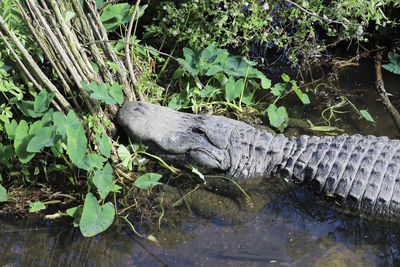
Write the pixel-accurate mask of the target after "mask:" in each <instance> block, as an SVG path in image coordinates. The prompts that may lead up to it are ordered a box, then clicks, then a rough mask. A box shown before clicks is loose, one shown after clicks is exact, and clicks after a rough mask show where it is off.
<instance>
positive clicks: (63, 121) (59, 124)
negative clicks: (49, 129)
mask: <svg viewBox="0 0 400 267" xmlns="http://www.w3.org/2000/svg"><path fill="white" fill-rule="evenodd" d="M71 114H72V113H71ZM53 122H54V129H55V131H56V132H57V133H58V134H59V135H61V138H62V140H63V142H64V143H66V142H67V125H68V123H67V118H66V117H65V116H64V114H62V113H61V112H58V111H57V112H54V114H53ZM72 128H74V129H75V127H74V126H72ZM76 128H77V127H76Z"/></svg>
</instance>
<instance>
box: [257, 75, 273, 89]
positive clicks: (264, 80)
mask: <svg viewBox="0 0 400 267" xmlns="http://www.w3.org/2000/svg"><path fill="white" fill-rule="evenodd" d="M260 78H261V86H262V88H264V89H268V88H271V80H270V79H268V78H267V77H265V75H263V76H261V77H260Z"/></svg>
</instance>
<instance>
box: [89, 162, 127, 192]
mask: <svg viewBox="0 0 400 267" xmlns="http://www.w3.org/2000/svg"><path fill="white" fill-rule="evenodd" d="M112 172H113V170H112V167H111V165H110V164H108V163H107V164H106V165H105V166H104V168H103V169H102V170H97V171H95V172H94V175H93V177H92V179H93V183H94V185H95V186H96V187H97V189H98V191H99V195H100V197H101V198H103V199H104V198H106V197H107V195H108V193H110V192H117V193H118V192H119V189H121V187H120V186H118V185H116V184H114V183H113V176H112Z"/></svg>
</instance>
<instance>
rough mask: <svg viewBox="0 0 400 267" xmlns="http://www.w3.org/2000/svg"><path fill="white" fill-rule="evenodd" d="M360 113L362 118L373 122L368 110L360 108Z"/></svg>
mask: <svg viewBox="0 0 400 267" xmlns="http://www.w3.org/2000/svg"><path fill="white" fill-rule="evenodd" d="M360 114H361V116H363V117H364V119H366V120H367V121H370V122H375V121H374V119H373V118H372V116H371V115H370V114H369V112H368V111H367V110H365V109H361V110H360Z"/></svg>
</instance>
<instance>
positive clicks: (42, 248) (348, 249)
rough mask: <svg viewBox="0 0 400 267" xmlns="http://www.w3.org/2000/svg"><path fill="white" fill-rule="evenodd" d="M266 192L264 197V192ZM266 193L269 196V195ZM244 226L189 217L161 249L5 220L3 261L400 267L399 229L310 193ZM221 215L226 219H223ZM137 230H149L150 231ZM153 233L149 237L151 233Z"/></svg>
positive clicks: (119, 232) (123, 235)
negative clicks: (394, 266) (337, 207)
mask: <svg viewBox="0 0 400 267" xmlns="http://www.w3.org/2000/svg"><path fill="white" fill-rule="evenodd" d="M260 193H261V192H260ZM262 193H264V194H268V192H267V191H263V192H262ZM270 200H271V202H269V203H268V204H266V205H264V207H263V208H262V209H261V210H260V211H259V212H257V213H254V212H253V213H251V212H249V213H248V214H245V213H244V214H243V216H247V221H245V222H242V223H241V224H240V225H230V224H229V223H219V222H222V221H224V220H225V219H224V217H223V215H221V216H220V215H218V214H215V215H213V216H212V217H210V218H205V216H200V217H198V216H196V217H194V216H186V217H184V216H183V217H182V220H177V221H178V222H179V223H178V224H176V225H174V226H170V227H166V228H164V229H163V232H152V233H151V234H153V235H155V237H156V238H157V240H158V241H159V244H160V245H156V244H154V243H152V242H149V241H146V240H144V239H142V238H139V237H137V236H136V235H135V234H134V233H132V231H131V230H130V229H129V228H128V227H126V225H125V224H123V223H121V225H118V224H116V225H114V226H113V227H112V228H111V229H109V230H108V231H107V232H105V233H104V234H101V235H99V236H97V237H94V238H83V237H82V236H81V235H80V233H79V231H77V230H76V229H74V228H73V227H70V226H68V224H67V225H66V224H58V223H49V222H46V223H44V224H41V223H36V222H33V221H31V220H29V219H28V220H26V222H24V223H23V224H21V223H18V222H19V221H21V220H20V219H18V222H17V221H13V220H12V219H10V218H7V219H1V224H2V230H1V231H0V240H1V242H0V263H1V264H3V265H6V266H60V265H63V266H82V265H85V266H86V265H88V266H110V265H120V266H142V265H146V266H160V265H161V266H162V265H165V266H166V265H171V266H195V265H205V266H210V265H212V266H214V265H217V264H224V265H229V266H240V265H243V264H245V265H246V266H266V265H267V266H268V265H271V266H305V265H318V266H325V265H329V266H360V265H362V266H371V265H398V264H400V262H399V259H400V256H399V248H400V227H399V224H396V223H388V222H384V223H382V222H378V223H374V222H369V221H365V220H363V219H360V218H359V217H355V216H352V215H349V214H345V213H343V212H340V211H337V210H335V209H332V208H331V207H329V205H327V203H325V202H321V200H319V199H318V198H316V197H315V196H314V195H313V194H312V193H311V192H308V190H307V189H304V188H298V189H295V190H292V191H289V192H285V193H282V194H280V195H277V196H275V198H274V199H270ZM217 217H219V218H218V219H217ZM137 230H138V231H141V232H145V231H146V230H145V228H139V229H137ZM148 234H150V232H148Z"/></svg>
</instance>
